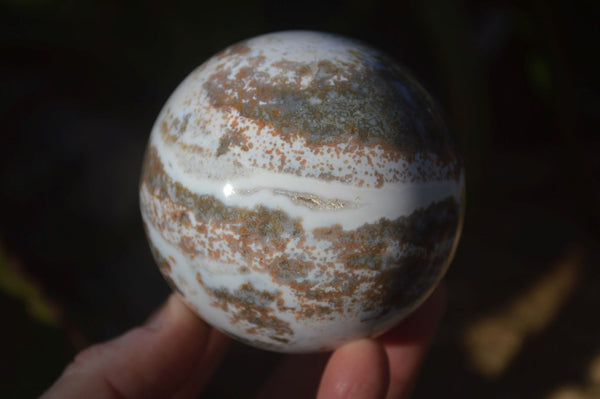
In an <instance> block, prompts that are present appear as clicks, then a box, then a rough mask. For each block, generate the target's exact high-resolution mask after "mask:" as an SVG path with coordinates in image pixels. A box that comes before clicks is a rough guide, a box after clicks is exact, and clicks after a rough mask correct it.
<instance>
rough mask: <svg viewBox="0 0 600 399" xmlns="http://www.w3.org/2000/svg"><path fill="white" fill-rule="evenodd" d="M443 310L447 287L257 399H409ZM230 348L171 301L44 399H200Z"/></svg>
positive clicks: (294, 370)
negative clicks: (381, 329)
mask: <svg viewBox="0 0 600 399" xmlns="http://www.w3.org/2000/svg"><path fill="white" fill-rule="evenodd" d="M444 307H445V290H444V288H443V286H442V287H440V288H438V289H437V290H436V291H435V292H434V293H433V294H432V295H431V297H430V298H429V299H428V300H427V301H426V302H425V303H424V304H423V305H422V306H421V307H420V308H419V309H418V310H417V311H415V312H414V313H413V314H412V315H411V316H410V317H408V318H407V319H406V320H404V321H403V322H402V323H400V324H399V325H398V326H396V327H395V328H394V329H392V330H391V331H389V332H388V333H386V334H384V335H383V336H381V337H378V338H376V339H372V338H369V339H361V340H358V341H354V342H351V343H348V344H346V345H344V346H342V347H340V348H338V349H337V350H336V351H334V352H333V353H331V354H318V355H295V356H288V357H287V358H286V359H285V360H284V361H283V363H282V364H281V365H280V366H279V367H278V368H277V369H276V370H275V371H274V372H273V374H272V375H271V376H270V377H269V378H268V379H267V380H266V381H265V383H264V386H263V388H262V390H261V391H260V392H259V393H258V398H260V399H268V398H279V397H286V398H291V399H294V398H310V397H315V393H316V397H317V398H318V399H337V398H345V399H362V398H365V399H366V398H369V399H373V398H387V399H391V398H406V397H408V395H409V394H410V392H411V390H412V387H413V385H414V383H415V380H416V378H417V374H418V371H419V368H420V366H421V363H422V361H423V358H424V356H425V354H426V351H427V348H428V346H429V342H430V341H431V338H432V336H433V333H434V331H435V329H436V326H437V324H438V322H439V320H440V318H441V316H442V314H443V311H444ZM227 342H228V339H227V338H226V337H225V336H224V335H223V334H221V333H220V332H218V331H216V330H215V329H213V328H212V327H210V326H209V325H208V324H206V323H205V322H204V321H202V320H201V319H199V318H198V317H197V316H196V315H194V314H193V313H192V312H191V311H190V310H189V309H188V308H187V307H186V306H185V305H184V304H183V302H182V301H181V300H180V299H179V297H177V296H176V295H171V297H169V299H168V300H167V302H166V303H165V304H164V305H163V306H162V307H161V308H160V309H159V310H157V311H156V313H155V314H154V315H153V316H151V317H150V319H149V320H148V321H147V323H146V324H145V325H143V326H140V327H136V328H134V329H132V330H130V331H128V332H126V333H125V334H123V335H121V336H119V337H117V338H115V339H113V340H111V341H108V342H105V343H101V344H96V345H93V346H91V347H89V348H87V349H85V350H84V351H82V352H81V353H79V354H78V355H77V356H76V357H75V359H74V360H73V362H72V363H71V364H69V365H68V366H67V367H66V369H65V370H64V372H63V374H62V375H61V376H60V377H59V378H58V380H57V381H56V382H55V383H54V385H52V386H51V387H50V388H49V389H48V391H47V392H46V393H45V394H44V395H43V396H42V398H43V399H51V398H67V399H68V398H85V397H90V398H92V397H93V398H102V399H137V398H176V399H184V398H195V397H198V396H199V395H200V394H201V392H202V390H203V388H204V387H205V385H206V384H207V383H208V381H209V380H210V378H211V376H212V374H213V372H214V371H215V369H216V368H217V367H218V365H219V363H220V359H221V358H222V357H223V355H224V353H225V350H226V348H227ZM299 376H301V377H302V378H298V377H299Z"/></svg>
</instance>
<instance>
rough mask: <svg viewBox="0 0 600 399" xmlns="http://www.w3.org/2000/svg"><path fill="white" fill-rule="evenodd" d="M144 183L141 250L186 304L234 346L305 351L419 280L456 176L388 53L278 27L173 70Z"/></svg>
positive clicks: (374, 314)
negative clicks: (174, 79)
mask: <svg viewBox="0 0 600 399" xmlns="http://www.w3.org/2000/svg"><path fill="white" fill-rule="evenodd" d="M140 191H141V208H142V216H143V220H144V224H145V227H146V232H147V235H148V239H149V241H150V243H151V248H152V251H153V254H154V257H155V259H156V261H157V263H158V264H159V267H160V270H161V271H162V273H163V274H164V276H165V277H166V279H167V280H168V282H169V283H170V284H171V285H172V287H173V288H174V289H176V290H177V291H178V292H179V294H180V295H181V297H182V298H183V299H184V301H185V302H186V303H187V304H188V305H189V306H190V308H192V309H193V310H194V311H195V312H196V313H197V314H198V315H199V316H200V317H202V318H203V319H204V320H206V321H207V322H208V323H209V324H211V325H213V326H214V327H216V328H217V329H219V330H221V331H223V332H225V333H226V334H228V335H230V336H232V337H234V338H236V339H238V340H240V341H243V342H246V343H249V344H251V345H254V346H257V347H260V348H264V349H270V350H275V351H282V352H310V351H319V350H328V349H333V348H335V347H337V346H339V345H341V344H343V343H345V342H347V341H350V340H353V339H358V338H361V337H367V336H373V335H377V334H380V333H382V332H384V331H385V330H386V329H389V328H390V327H392V326H393V325H394V324H396V323H397V322H398V321H400V320H401V319H402V318H403V317H405V316H406V315H407V314H409V313H410V312H411V311H412V310H413V309H415V308H416V307H417V306H418V305H419V304H420V303H421V302H422V301H423V300H424V299H425V298H426V297H427V296H428V295H429V293H431V291H432V290H433V288H434V287H435V285H436V284H437V282H438V281H439V280H440V278H441V277H442V275H443V274H444V272H445V270H446V269H447V267H448V265H449V263H450V261H451V258H452V256H453V253H454V250H455V247H456V245H457V241H458V235H459V231H460V226H461V222H462V208H463V206H462V205H463V202H464V198H463V197H464V194H463V192H464V171H463V166H462V163H461V160H460V157H459V155H458V153H457V149H456V145H455V144H454V141H453V140H452V138H451V137H450V135H449V133H448V131H447V128H446V125H445V123H444V120H443V118H442V115H441V114H440V112H439V110H438V108H437V106H436V104H435V102H434V101H432V99H431V98H430V96H429V95H428V94H427V92H425V90H424V89H423V88H422V87H421V86H420V85H419V84H418V83H417V82H416V81H415V80H414V78H413V77H412V76H410V75H409V74H408V73H407V72H406V71H405V70H404V69H403V68H402V67H401V66H399V65H398V64H396V63H395V62H394V61H392V60H391V59H390V58H388V57H387V56H386V55H384V54H382V53H381V52H379V51H377V50H375V49H373V48H371V47H368V46H366V45H365V44H363V43H360V42H356V41H353V40H350V39H346V38H342V37H339V36H334V35H329V34H325V33H317V32H281V33H274V34H268V35H264V36H260V37H257V38H254V39H250V40H247V41H244V42H241V43H239V44H236V45H233V46H231V47H229V48H227V49H225V50H224V51H222V52H221V53H219V54H217V55H216V56H214V57H213V58H211V59H209V60H208V61H207V62H206V63H204V64H203V65H201V66H200V67H199V68H197V69H196V70H195V71H193V72H192V73H191V74H190V75H189V76H188V77H187V78H186V79H185V80H184V81H183V83H181V85H180V86H179V87H178V88H177V90H175V92H174V93H173V94H172V96H171V98H170V99H169V100H168V101H167V103H166V105H165V106H164V108H163V110H162V111H161V113H160V115H159V116H158V119H157V121H156V123H155V125H154V128H153V130H152V134H151V137H150V142H149V145H148V149H147V153H146V158H145V162H144V166H143V174H142V179H141V188H140Z"/></svg>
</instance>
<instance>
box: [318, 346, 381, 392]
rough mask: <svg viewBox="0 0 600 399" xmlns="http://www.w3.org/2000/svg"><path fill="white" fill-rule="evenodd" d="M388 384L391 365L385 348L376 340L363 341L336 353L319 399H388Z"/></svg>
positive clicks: (326, 374) (328, 368) (328, 369)
mask: <svg viewBox="0 0 600 399" xmlns="http://www.w3.org/2000/svg"><path fill="white" fill-rule="evenodd" d="M388 384H389V365H388V360H387V355H386V353H385V350H384V348H383V346H382V345H381V344H380V343H379V342H377V341H375V340H373V339H361V340H358V341H354V342H351V343H349V344H346V345H344V346H342V347H341V348H339V349H337V350H336V351H335V352H334V353H333V355H332V356H331V358H330V359H329V362H328V363H327V366H326V368H325V372H324V373H323V377H322V379H321V385H320V386H319V393H318V395H317V398H318V399H338V398H344V399H363V398H364V399H367V398H369V399H371V398H385V396H386V394H387V390H388Z"/></svg>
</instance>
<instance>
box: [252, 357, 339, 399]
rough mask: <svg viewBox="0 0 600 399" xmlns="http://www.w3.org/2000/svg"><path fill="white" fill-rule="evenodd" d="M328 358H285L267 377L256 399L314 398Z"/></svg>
mask: <svg viewBox="0 0 600 399" xmlns="http://www.w3.org/2000/svg"><path fill="white" fill-rule="evenodd" d="M329 356H330V355H329V353H319V354H314V355H291V356H287V357H285V358H284V360H283V361H282V362H281V363H280V364H279V365H278V366H277V368H276V369H275V371H274V372H273V373H272V374H271V375H270V376H269V378H268V379H267V382H266V383H265V384H264V385H263V387H262V388H261V390H260V392H259V394H258V395H257V399H268V398H286V399H304V398H314V397H315V396H316V394H317V389H318V387H319V380H320V379H321V375H322V374H323V369H324V368H325V364H326V363H327V359H328V358H329Z"/></svg>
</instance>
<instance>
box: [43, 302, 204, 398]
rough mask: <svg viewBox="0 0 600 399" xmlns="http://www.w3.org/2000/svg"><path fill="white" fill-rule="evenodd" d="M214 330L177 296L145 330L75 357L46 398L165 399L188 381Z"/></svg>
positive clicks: (91, 348) (139, 330) (94, 347)
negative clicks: (211, 330) (210, 332)
mask: <svg viewBox="0 0 600 399" xmlns="http://www.w3.org/2000/svg"><path fill="white" fill-rule="evenodd" d="M209 331H210V328H209V327H208V325H207V324H206V323H204V322H203V321H202V320H200V319H199V318H198V317H196V316H195V315H194V314H193V313H192V312H191V311H190V310H189V309H188V308H187V307H186V306H185V305H184V304H183V303H182V301H181V300H180V299H179V298H178V297H177V296H175V295H172V296H171V297H170V298H169V299H168V301H167V303H166V304H165V305H164V307H163V308H162V309H161V310H160V311H158V313H157V314H156V315H155V316H154V317H152V318H151V320H150V321H149V322H148V323H147V324H146V325H145V326H142V327H137V328H134V329H133V330H130V331H129V332H127V333H125V334H124V335H122V336H120V337H118V338H116V339H114V340H112V341H109V342H106V343H103V344H98V345H94V346H92V347H90V348H88V349H86V350H84V351H83V352H81V353H80V354H79V355H77V356H76V357H75V360H74V361H73V363H71V364H70V365H69V366H67V368H66V369H65V371H64V373H63V375H62V376H61V377H60V378H59V380H58V381H57V382H56V383H55V384H54V385H53V386H52V387H51V388H50V389H49V390H48V392H46V394H45V395H44V396H43V398H83V397H94V398H108V399H113V398H119V399H122V398H126V399H134V398H164V397H169V396H170V395H172V394H173V393H174V392H176V391H177V390H178V389H179V388H180V387H181V386H182V385H183V384H184V383H185V382H186V381H187V380H188V378H189V377H190V374H191V372H192V371H193V370H194V367H195V366H196V363H197V362H198V361H199V359H201V358H202V357H203V355H204V354H205V353H206V351H207V343H208V338H209Z"/></svg>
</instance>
